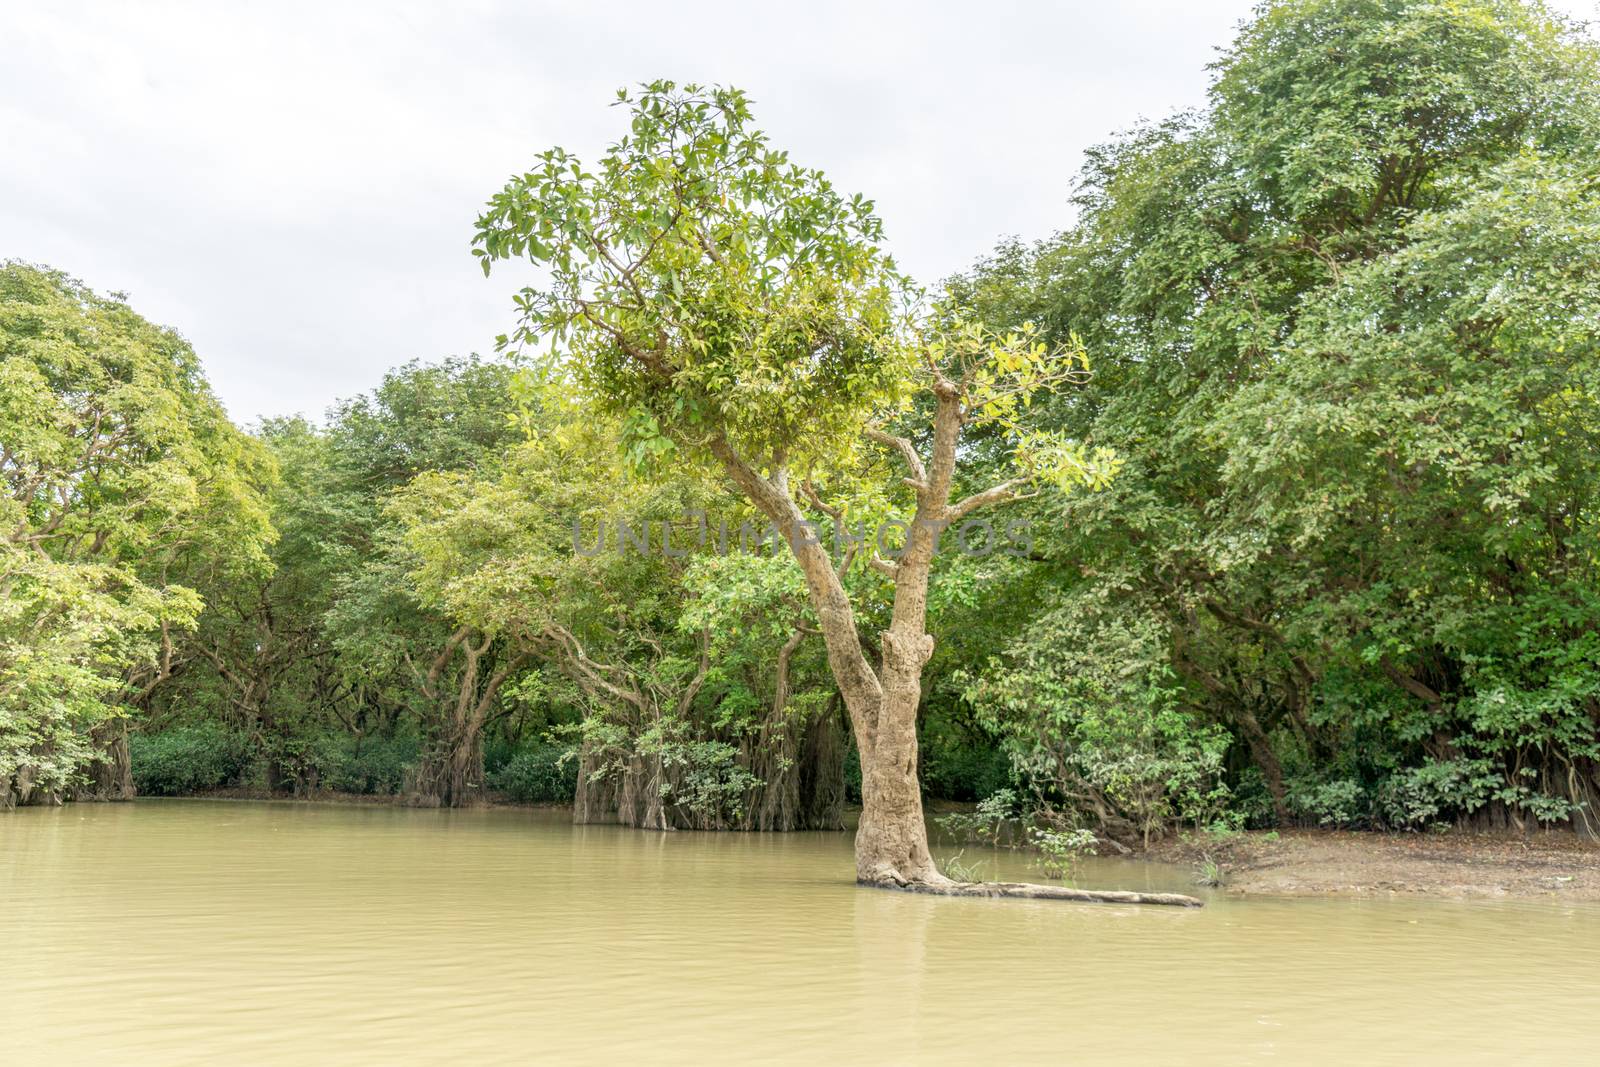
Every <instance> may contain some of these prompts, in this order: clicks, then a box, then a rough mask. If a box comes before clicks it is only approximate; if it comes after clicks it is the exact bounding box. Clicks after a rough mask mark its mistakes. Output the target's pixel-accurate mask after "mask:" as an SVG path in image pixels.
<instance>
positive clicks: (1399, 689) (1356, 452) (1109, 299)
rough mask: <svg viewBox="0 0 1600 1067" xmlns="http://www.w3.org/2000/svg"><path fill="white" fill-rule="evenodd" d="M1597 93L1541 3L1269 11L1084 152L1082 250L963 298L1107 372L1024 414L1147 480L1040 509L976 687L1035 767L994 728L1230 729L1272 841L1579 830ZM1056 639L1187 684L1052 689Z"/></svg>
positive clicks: (1585, 711) (1579, 43) (1032, 750)
mask: <svg viewBox="0 0 1600 1067" xmlns="http://www.w3.org/2000/svg"><path fill="white" fill-rule="evenodd" d="M1595 71H1596V50H1595V47H1594V45H1593V43H1592V42H1590V41H1588V40H1586V39H1585V38H1583V37H1582V36H1581V35H1579V34H1578V33H1576V32H1575V31H1574V29H1573V28H1572V27H1571V26H1569V25H1568V24H1566V23H1564V22H1563V21H1562V20H1560V19H1559V18H1557V17H1554V16H1552V15H1551V14H1550V13H1549V12H1548V11H1547V10H1546V9H1545V8H1544V7H1543V6H1542V5H1540V4H1536V3H1520V2H1511V0H1504V2H1501V0H1473V2H1469V3H1462V4H1452V5H1437V4H1429V3H1419V2H1414V0H1302V2H1290V3H1274V4H1268V5H1264V6H1263V7H1262V8H1260V9H1259V10H1258V13H1257V17H1256V19H1255V20H1254V21H1253V22H1252V23H1250V24H1249V25H1248V26H1247V27H1246V28H1245V29H1244V30H1243V31H1242V33H1241V34H1240V36H1239V38H1238V39H1237V41H1236V42H1235V44H1234V46H1233V47H1232V48H1231V49H1230V50H1229V51H1228V52H1227V53H1225V55H1224V56H1223V58H1222V59H1221V61H1220V62H1219V63H1218V65H1217V77H1216V80H1215V82H1214V84H1213V87H1212V91H1211V99H1210V104H1209V107H1207V108H1206V109H1205V110H1203V111H1200V112H1196V113H1193V114H1186V115H1180V116H1178V117H1175V118H1173V119H1170V120H1168V121H1165V122H1162V123H1158V124H1154V125H1150V126H1147V127H1144V128H1142V129H1139V130H1137V131H1135V132H1133V133H1132V134H1130V135H1129V136H1127V137H1126V138H1124V139H1122V140H1120V141H1118V142H1116V143H1113V144H1111V145H1109V146H1106V147H1104V148H1102V149H1099V150H1097V151H1096V152H1094V153H1092V154H1091V157H1090V163H1089V166H1088V169H1087V170H1086V172H1085V174H1084V176H1083V179H1082V182H1081V185H1080V189H1079V193H1078V197H1077V201H1078V205H1079V209H1080V220H1079V222H1078V223H1077V225H1075V226H1074V227H1073V229H1071V230H1070V231H1068V232H1066V233H1063V234H1061V235H1060V236H1059V237H1057V238H1056V239H1054V240H1052V241H1049V242H1046V243H1044V244H1043V245H1041V246H1039V247H1038V248H1036V249H1033V250H1027V249H1021V248H1017V247H1008V248H1004V249H1002V250H1001V251H1000V252H999V253H998V254H997V255H996V256H995V257H994V258H993V259H992V260H991V261H989V262H988V263H986V264H985V265H984V266H983V267H982V268H981V269H980V270H978V271H976V272H974V274H973V275H972V276H971V277H969V278H967V279H964V280H962V281H961V282H960V283H959V284H958V286H957V291H958V293H959V296H960V299H961V301H962V303H963V304H964V306H966V307H967V308H968V309H969V314H972V315H975V316H980V317H983V318H985V319H986V320H988V321H990V322H992V323H994V324H996V325H997V326H1004V325H1005V324H1006V323H1008V322H1020V321H1035V322H1038V323H1040V324H1041V328H1042V330H1043V336H1044V337H1045V338H1046V340H1058V339H1061V338H1065V337H1069V336H1081V337H1082V338H1083V341H1084V343H1085V344H1086V345H1087V346H1088V348H1089V349H1090V350H1091V351H1093V352H1094V353H1095V357H1096V375H1095V378H1094V380H1093V381H1092V382H1090V383H1089V385H1088V386H1087V387H1086V388H1085V389H1082V390H1077V391H1073V392H1071V393H1068V394H1064V395H1061V396H1059V397H1053V398H1051V399H1050V401H1049V402H1046V403H1042V404H1038V405H1036V406H1035V409H1034V412H1033V415H1034V417H1035V418H1036V419H1038V420H1039V424H1040V425H1042V426H1045V427H1052V428H1056V427H1058V428H1061V429H1063V430H1065V431H1066V432H1068V433H1070V434H1073V435H1076V436H1080V437H1082V438H1084V439H1086V440H1093V441H1096V442H1100V443H1103V444H1105V445H1107V446H1110V447H1112V448H1114V449H1116V451H1117V452H1118V454H1119V455H1121V456H1123V457H1125V459H1126V467H1125V468H1124V469H1123V470H1122V472H1121V473H1120V474H1119V476H1118V478H1117V479H1116V481H1115V483H1114V484H1113V485H1112V486H1111V487H1110V488H1109V489H1108V490H1107V491H1106V492H1105V493H1102V494H1096V495H1093V496H1080V497H1073V498H1064V499H1061V500H1059V502H1057V503H1055V504H1052V505H1050V507H1051V508H1052V510H1053V511H1054V512H1055V515H1054V518H1055V521H1052V522H1049V523H1044V524H1041V529H1048V530H1054V531H1057V533H1056V535H1054V536H1050V537H1047V538H1043V539H1041V541H1040V544H1039V555H1040V557H1041V559H1042V560H1044V564H1043V565H1044V566H1046V567H1048V568H1049V569H1050V571H1051V572H1052V577H1051V579H1050V584H1051V586H1052V592H1051V593H1050V595H1049V597H1047V599H1046V603H1045V605H1044V607H1043V610H1042V611H1041V613H1040V614H1038V615H1036V616H1035V621H1034V622H1033V623H1032V624H1030V626H1029V627H1028V628H1027V629H1026V630H1025V631H1024V632H1023V633H1022V634H1020V635H1019V636H1018V637H1017V638H1016V639H1014V640H1013V641H1012V647H1011V651H1010V653H1009V655H1007V656H1006V657H1004V658H1003V659H1002V660H1001V661H1000V662H999V663H997V664H996V666H995V668H994V669H993V671H992V672H990V674H989V682H990V683H992V685H990V686H989V687H988V688H987V689H983V687H980V689H983V692H986V693H987V694H989V695H990V696H992V697H995V698H996V699H999V700H1000V701H1001V703H998V704H993V705H991V709H992V710H993V711H994V712H995V713H996V714H997V715H1000V716H1001V718H1002V719H1004V720H1005V721H1007V722H1011V723H1013V724H1014V726H1015V729H1014V730H1013V731H1011V733H1010V736H1011V738H1012V741H1011V743H1012V745H1013V747H1014V750H1015V751H1017V752H1018V753H1019V756H1025V757H1026V759H1032V758H1034V757H1042V756H1043V755H1045V754H1046V753H1047V752H1048V751H1050V750H1051V749H1052V747H1053V743H1052V744H1046V745H1043V746H1042V747H1035V745H1034V744H1033V742H1031V741H1029V740H1028V738H1029V736H1030V734H1031V733H1032V731H1033V729H1034V726H1033V725H1032V721H1031V720H1032V716H1029V715H1022V717H1021V718H1018V717H1017V716H1018V715H1019V714H1021V709H1020V707H1018V706H1017V705H1016V704H1015V703H1014V702H1013V701H1012V700H1011V698H1009V697H1004V694H1006V693H1013V694H1020V693H1025V692H1032V693H1034V694H1035V695H1036V696H1037V695H1043V694H1047V693H1050V694H1053V693H1059V696H1053V697H1052V699H1051V700H1050V701H1048V702H1045V703H1044V704H1043V705H1042V707H1041V709H1040V710H1041V711H1042V712H1043V715H1044V718H1045V719H1046V720H1058V721H1060V722H1062V723H1065V724H1067V725H1069V726H1070V728H1071V729H1072V730H1073V731H1077V730H1079V729H1082V728H1087V727H1089V726H1091V725H1092V724H1093V723H1094V722H1095V721H1097V720H1100V719H1103V718H1104V717H1105V716H1106V715H1107V714H1110V713H1112V712H1116V713H1117V714H1119V715H1120V714H1123V713H1124V711H1125V709H1126V708H1128V707H1142V708H1143V709H1144V711H1143V714H1144V716H1145V718H1146V719H1147V720H1148V721H1150V722H1152V723H1154V722H1156V721H1158V720H1161V719H1162V718H1163V717H1167V718H1166V720H1165V721H1169V722H1170V721H1172V720H1171V719H1170V715H1171V713H1172V709H1174V708H1175V709H1177V710H1178V711H1179V712H1181V713H1182V715H1183V717H1184V719H1185V720H1186V722H1187V724H1188V725H1187V726H1185V727H1183V730H1182V732H1183V733H1184V734H1185V735H1187V736H1188V738H1189V739H1190V742H1186V744H1188V743H1195V742H1198V741H1199V740H1200V739H1202V738H1203V737H1204V736H1205V735H1206V734H1207V732H1208V730H1209V728H1210V724H1220V725H1222V726H1224V727H1225V728H1226V729H1227V730H1228V731H1229V733H1230V734H1231V736H1232V738H1233V744H1232V745H1231V747H1230V752H1229V755H1228V758H1227V762H1228V772H1229V773H1228V777H1229V780H1230V782H1231V783H1232V787H1233V789H1234V790H1235V792H1236V794H1237V796H1236V801H1235V804H1236V807H1237V808H1238V809H1239V810H1241V811H1242V812H1247V813H1248V814H1249V815H1250V816H1251V817H1252V818H1255V819H1257V820H1260V821H1261V822H1263V823H1269V822H1278V823H1282V822H1286V821H1291V820H1295V819H1308V820H1311V821H1326V822H1337V823H1349V822H1360V823H1367V824H1376V825H1390V826H1420V825H1425V824H1427V823H1430V822H1436V821H1452V820H1465V819H1469V818H1476V819H1487V820H1488V821H1490V822H1493V823H1506V822H1512V823H1516V822H1519V821H1523V820H1526V819H1528V818H1529V817H1532V818H1533V819H1540V820H1546V821H1558V822H1559V821H1562V820H1564V819H1566V818H1567V817H1569V816H1573V815H1576V816H1577V817H1578V818H1579V820H1580V822H1581V821H1582V820H1583V819H1584V818H1586V816H1585V815H1584V814H1583V813H1584V812H1585V811H1586V810H1587V807H1586V805H1588V804H1591V803H1592V800H1593V797H1594V788H1595V785H1594V782H1595V780H1594V762H1593V753H1594V744H1595V730H1596V723H1597V721H1600V705H1597V704H1596V702H1595V697H1594V693H1595V685H1596V672H1595V671H1594V669H1593V666H1592V665H1593V662H1594V660H1593V658H1592V656H1591V654H1590V652H1591V645H1592V643H1593V641H1594V640H1595V615H1594V610H1593V596H1592V594H1593V589H1594V585H1593V574H1592V571H1591V569H1590V568H1591V567H1592V562H1593V558H1594V557H1593V554H1592V552H1589V551H1588V550H1587V549H1584V548H1581V547H1579V546H1581V545H1585V544H1588V543H1590V542H1589V539H1590V538H1592V536H1593V530H1594V522H1595V515H1594V504H1593V501H1594V488H1595V484H1596V483H1595V467H1594V465H1593V463H1592V462H1590V457H1591V456H1592V451H1591V450H1592V442H1589V440H1588V434H1587V430H1584V429H1580V428H1579V426H1580V423H1581V424H1583V425H1592V422H1590V423H1583V422H1582V420H1584V419H1587V418H1588V416H1587V415H1580V414H1579V413H1580V412H1587V411H1589V409H1590V407H1591V405H1592V404H1593V403H1594V397H1595V392H1594V384H1593V383H1594V374H1595V362H1594V354H1595V349H1594V333H1593V328H1594V319H1593V317H1592V314H1591V313H1590V312H1589V310H1588V309H1589V308H1591V307H1592V305H1593V301H1594V297H1595V294H1594V290H1593V289H1592V288H1591V287H1592V285H1593V280H1594V278H1595V277H1596V275H1595V273H1594V271H1593V267H1592V262H1591V258H1592V252H1593V249H1594V247H1595V245H1594V241H1593V219H1594V214H1593V213H1594V199H1593V198H1594V190H1595V188H1596V185H1595V183H1596V178H1597V176H1600V175H1597V172H1596V170H1595V168H1594V164H1593V161H1594V159H1595V158H1597V153H1596V131H1597V129H1600V127H1597V125H1596V122H1595V114H1596V113H1595V105H1596V101H1597V100H1600V95H1597V94H1596V91H1595V90H1596V81H1595ZM1102 620H1103V623H1102ZM1086 627H1087V628H1088V629H1086ZM1067 633H1074V634H1077V635H1078V637H1077V640H1078V641H1079V642H1081V644H1080V645H1079V647H1080V648H1081V649H1082V650H1083V651H1084V652H1085V653H1087V654H1090V655H1091V656H1092V657H1093V658H1095V659H1097V660H1099V661H1102V662H1103V665H1104V666H1103V668H1096V669H1093V670H1090V671H1089V674H1088V676H1093V675H1094V674H1097V673H1098V674H1109V673H1113V672H1115V671H1116V670H1117V668H1118V666H1119V665H1121V664H1127V663H1128V659H1129V655H1130V645H1129V643H1128V640H1127V638H1128V635H1129V634H1130V633H1136V634H1139V635H1142V636H1141V638H1140V641H1139V643H1138V645H1137V648H1138V652H1137V654H1136V656H1135V659H1136V661H1137V662H1139V663H1141V664H1143V666H1140V667H1139V668H1138V670H1139V672H1140V673H1141V674H1144V675H1146V676H1147V677H1149V678H1151V679H1163V678H1165V679H1168V680H1167V681H1162V682H1160V684H1158V685H1155V686H1153V687H1151V688H1149V689H1148V696H1146V697H1144V698H1135V697H1134V696H1133V695H1132V694H1128V693H1125V692H1119V691H1118V690H1115V689H1113V690H1107V691H1105V692H1104V693H1101V694H1094V693H1088V692H1085V691H1084V690H1082V689H1081V688H1079V689H1071V688H1069V689H1068V690H1052V689H1051V688H1047V687H1039V686H1036V685H1034V684H1033V683H1030V682H1029V681H1028V679H1030V678H1033V677H1034V672H1035V671H1036V669H1037V667H1036V665H1040V664H1048V663H1049V662H1051V661H1052V660H1054V659H1055V658H1056V657H1058V656H1059V653H1060V648H1061V642H1062V640H1063V636H1064V635H1065V634H1067ZM1511 635H1517V636H1515V637H1512V636H1511ZM1574 657H1577V658H1574ZM1580 662H1581V663H1583V664H1584V665H1583V666H1579V663H1580ZM974 695H981V694H980V693H979V691H978V690H975V691H974ZM1086 697H1087V698H1090V699H1089V702H1088V703H1087V704H1086V703H1085V702H1084V701H1085V698H1086ZM1006 707H1010V708H1012V711H1006V710H1005V708H1006ZM1119 708H1121V709H1124V711H1119V710H1118V709H1119ZM1558 738H1559V740H1557V739H1558ZM1026 759H1024V762H1026ZM1081 762H1082V761H1080V760H1077V759H1076V758H1075V757H1074V758H1069V760H1068V763H1069V764H1070V765H1072V766H1073V767H1074V768H1075V770H1074V772H1073V773H1074V774H1076V773H1078V771H1081V769H1082V768H1081ZM1151 769H1152V773H1155V772H1158V771H1159V770H1160V762H1159V761H1153V762H1152V763H1151ZM1071 778H1072V775H1070V774H1069V775H1064V776H1062V777H1061V778H1059V779H1058V781H1057V784H1058V785H1060V786H1061V787H1062V788H1064V789H1065V788H1068V785H1067V783H1068V782H1070V780H1071Z"/></svg>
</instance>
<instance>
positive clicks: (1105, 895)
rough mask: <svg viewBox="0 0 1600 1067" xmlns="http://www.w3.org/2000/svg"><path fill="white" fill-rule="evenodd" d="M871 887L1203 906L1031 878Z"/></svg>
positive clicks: (1177, 897)
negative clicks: (1056, 883)
mask: <svg viewBox="0 0 1600 1067" xmlns="http://www.w3.org/2000/svg"><path fill="white" fill-rule="evenodd" d="M860 884H861V885H863V886H867V887H869V888H873V889H898V890H900V891H902V892H905V893H928V894H931V895H933V896H940V897H1017V898H1022V899H1026V900H1070V901H1074V902H1076V903H1079V904H1163V905H1166V906H1168V907H1174V908H1202V907H1205V904H1204V903H1203V902H1202V901H1200V900H1199V899H1197V898H1195V897H1190V896H1185V895H1184V894H1182V893H1130V892H1126V891H1123V890H1114V889H1105V890H1102V889H1071V888H1068V887H1067V886H1064V885H1035V884H1033V883H1031V882H953V881H939V882H906V883H904V884H901V883H896V882H861V883H860Z"/></svg>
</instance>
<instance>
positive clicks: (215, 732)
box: [128, 726, 251, 797]
mask: <svg viewBox="0 0 1600 1067" xmlns="http://www.w3.org/2000/svg"><path fill="white" fill-rule="evenodd" d="M128 754H129V758H130V759H131V761H132V763H133V781H134V785H135V786H136V787H137V788H138V790H139V792H140V793H142V794H144V795H146V796H158V797H171V796H182V795H184V794H186V793H199V792H204V791H206V790H208V789H218V788H221V787H222V786H227V785H233V784H235V783H237V782H238V781H239V779H241V778H242V777H244V776H245V774H246V773H247V772H248V771H249V769H250V765H251V751H250V741H249V739H248V738H247V737H245V736H243V735H242V734H237V733H234V732H233V731H231V730H227V729H225V728H223V727H221V726H186V727H182V728H181V729H177V730H167V731H165V732H163V733H159V734H134V735H133V736H132V737H131V738H129V739H128Z"/></svg>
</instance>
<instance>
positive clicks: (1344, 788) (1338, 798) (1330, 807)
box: [1286, 778, 1372, 827]
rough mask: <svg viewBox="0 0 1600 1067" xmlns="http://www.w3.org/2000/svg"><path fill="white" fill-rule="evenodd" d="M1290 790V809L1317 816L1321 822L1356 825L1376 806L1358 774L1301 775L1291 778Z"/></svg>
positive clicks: (1288, 797)
mask: <svg viewBox="0 0 1600 1067" xmlns="http://www.w3.org/2000/svg"><path fill="white" fill-rule="evenodd" d="M1287 793H1288V795H1287V797H1286V799H1287V800H1288V803H1289V807H1290V809H1291V810H1293V811H1294V812H1295V814H1297V815H1300V816H1302V817H1304V818H1311V819H1316V820H1317V824H1318V825H1319V826H1335V827H1351V826H1355V825H1356V824H1357V823H1358V822H1363V821H1365V820H1366V817H1367V813H1368V812H1369V811H1370V810H1371V807H1372V805H1371V802H1370V799H1369V798H1368V796H1367V792H1366V790H1365V789H1363V788H1362V786H1361V783H1360V782H1358V781H1356V780H1355V779H1354V778H1334V779H1331V780H1328V781H1314V780H1305V779H1301V780H1298V781H1294V782H1290V783H1289V786H1288V790H1287Z"/></svg>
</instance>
